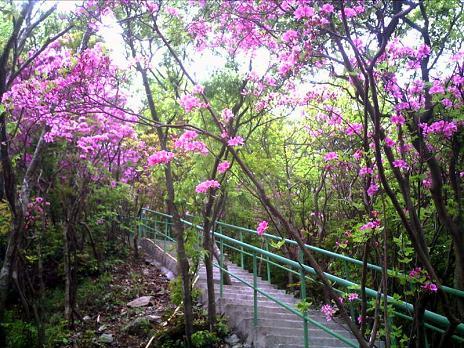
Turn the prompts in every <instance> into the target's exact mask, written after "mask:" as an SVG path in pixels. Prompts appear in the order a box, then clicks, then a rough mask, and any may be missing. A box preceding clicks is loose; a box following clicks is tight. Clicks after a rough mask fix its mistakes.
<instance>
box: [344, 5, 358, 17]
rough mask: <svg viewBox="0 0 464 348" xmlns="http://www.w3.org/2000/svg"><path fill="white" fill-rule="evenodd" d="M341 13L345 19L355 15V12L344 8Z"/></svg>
mask: <svg viewBox="0 0 464 348" xmlns="http://www.w3.org/2000/svg"><path fill="white" fill-rule="evenodd" d="M343 13H344V14H345V16H346V18H351V17H354V16H356V15H357V12H356V10H355V9H353V8H351V7H345V9H344V10H343Z"/></svg>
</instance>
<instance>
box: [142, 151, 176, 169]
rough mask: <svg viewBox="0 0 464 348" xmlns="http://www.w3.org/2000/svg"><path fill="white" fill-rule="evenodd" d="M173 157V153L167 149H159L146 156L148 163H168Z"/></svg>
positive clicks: (150, 164) (152, 164)
mask: <svg viewBox="0 0 464 348" xmlns="http://www.w3.org/2000/svg"><path fill="white" fill-rule="evenodd" d="M173 158H174V154H173V153H172V152H169V151H165V150H161V151H158V152H155V153H154V154H153V155H151V156H150V157H148V165H149V166H155V165H157V164H168V163H169V162H171V161H172V159H173Z"/></svg>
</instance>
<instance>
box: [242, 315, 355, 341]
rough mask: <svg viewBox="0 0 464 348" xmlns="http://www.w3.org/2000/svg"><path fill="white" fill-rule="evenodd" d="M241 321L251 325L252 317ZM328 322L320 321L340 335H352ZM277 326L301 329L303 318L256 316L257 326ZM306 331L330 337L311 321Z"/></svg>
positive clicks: (350, 336)
mask: <svg viewBox="0 0 464 348" xmlns="http://www.w3.org/2000/svg"><path fill="white" fill-rule="evenodd" d="M240 322H241V323H243V325H246V326H253V318H252V317H247V318H245V319H241V321H240ZM329 323H330V322H327V323H320V324H322V325H324V326H325V327H327V328H328V329H330V330H332V331H334V332H336V333H337V334H339V335H340V336H344V337H347V338H352V335H351V332H349V331H347V330H345V329H344V328H343V327H340V325H338V324H335V325H330V324H329ZM276 324H277V326H278V327H279V328H280V327H282V328H297V329H301V330H303V327H304V323H303V319H301V320H284V319H281V320H278V321H276V320H273V319H266V318H259V317H258V326H267V327H272V326H276ZM308 331H309V332H311V333H312V334H311V336H319V335H314V333H315V332H321V333H322V335H321V336H328V337H332V336H331V335H330V334H329V333H327V332H325V331H324V330H323V329H321V328H319V327H317V326H315V325H313V324H311V323H308Z"/></svg>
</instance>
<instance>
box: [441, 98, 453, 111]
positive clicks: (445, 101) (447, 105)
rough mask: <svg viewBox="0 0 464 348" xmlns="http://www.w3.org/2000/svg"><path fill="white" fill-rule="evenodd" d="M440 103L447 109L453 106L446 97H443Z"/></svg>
mask: <svg viewBox="0 0 464 348" xmlns="http://www.w3.org/2000/svg"><path fill="white" fill-rule="evenodd" d="M441 103H442V105H443V106H444V107H445V108H446V109H449V108H450V107H452V106H453V102H452V101H451V100H449V99H448V98H445V99H443V100H442V101H441Z"/></svg>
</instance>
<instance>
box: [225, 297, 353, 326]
mask: <svg viewBox="0 0 464 348" xmlns="http://www.w3.org/2000/svg"><path fill="white" fill-rule="evenodd" d="M218 309H220V308H218ZM223 310H224V313H225V314H226V316H228V317H229V318H231V319H232V320H235V321H236V322H240V321H242V320H245V319H247V318H252V317H253V307H251V308H250V307H249V306H248V305H238V304H235V305H234V304H230V303H226V304H225V305H224V307H223ZM308 315H309V317H310V318H311V319H312V320H314V321H317V322H318V323H320V324H322V325H324V326H325V327H328V328H330V329H338V330H340V331H347V329H346V327H345V326H344V325H343V324H342V323H340V322H337V321H334V320H331V321H327V320H326V319H325V317H324V316H322V315H321V314H320V313H319V312H318V313H315V314H311V313H308ZM258 319H266V320H273V321H276V322H280V321H284V320H290V321H294V322H301V324H300V325H301V327H302V325H303V324H302V323H303V319H302V318H300V317H299V316H297V315H296V314H293V313H291V312H289V311H288V310H287V309H285V308H283V307H280V308H275V307H271V308H269V307H265V306H262V307H259V306H258ZM308 325H309V327H316V326H315V325H314V324H311V323H309V324H308ZM320 330H322V329H320Z"/></svg>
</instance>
